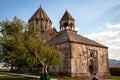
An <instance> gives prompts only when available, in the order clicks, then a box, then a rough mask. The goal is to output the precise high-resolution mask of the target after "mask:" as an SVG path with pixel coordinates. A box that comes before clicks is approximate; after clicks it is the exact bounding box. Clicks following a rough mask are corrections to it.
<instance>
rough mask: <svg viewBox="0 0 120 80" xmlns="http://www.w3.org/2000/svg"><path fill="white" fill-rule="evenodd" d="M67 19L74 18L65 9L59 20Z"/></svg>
mask: <svg viewBox="0 0 120 80" xmlns="http://www.w3.org/2000/svg"><path fill="white" fill-rule="evenodd" d="M68 19H72V20H74V18H73V17H72V16H71V15H70V13H69V12H68V11H67V10H66V12H65V13H64V15H63V17H62V18H61V20H60V21H62V20H68Z"/></svg>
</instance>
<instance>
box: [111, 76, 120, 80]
mask: <svg viewBox="0 0 120 80" xmlns="http://www.w3.org/2000/svg"><path fill="white" fill-rule="evenodd" d="M111 79H119V80H120V76H111Z"/></svg>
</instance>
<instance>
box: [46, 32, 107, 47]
mask: <svg viewBox="0 0 120 80" xmlns="http://www.w3.org/2000/svg"><path fill="white" fill-rule="evenodd" d="M65 42H76V43H81V44H86V45H93V46H98V47H104V48H107V47H106V46H104V45H102V44H99V43H97V42H95V41H93V40H90V39H88V38H86V37H83V36H81V35H78V34H77V33H76V32H75V31H71V30H64V31H61V32H59V33H58V35H56V36H55V37H53V38H52V39H51V40H49V41H48V42H47V44H49V45H56V44H61V43H65Z"/></svg>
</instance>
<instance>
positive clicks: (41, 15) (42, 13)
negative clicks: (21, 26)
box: [29, 6, 52, 22]
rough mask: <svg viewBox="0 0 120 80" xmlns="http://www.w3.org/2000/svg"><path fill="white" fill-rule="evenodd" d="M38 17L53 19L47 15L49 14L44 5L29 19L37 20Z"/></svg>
mask: <svg viewBox="0 0 120 80" xmlns="http://www.w3.org/2000/svg"><path fill="white" fill-rule="evenodd" d="M36 19H45V20H48V21H50V22H52V21H51V19H50V18H49V17H48V16H47V14H46V13H45V11H44V10H43V9H42V7H41V6H40V8H39V9H38V10H37V11H36V12H35V13H34V15H33V16H32V17H31V18H30V19H29V21H32V20H36Z"/></svg>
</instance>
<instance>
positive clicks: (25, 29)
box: [0, 17, 60, 67]
mask: <svg viewBox="0 0 120 80" xmlns="http://www.w3.org/2000/svg"><path fill="white" fill-rule="evenodd" d="M0 26H1V34H2V36H1V47H2V53H0V55H1V58H2V61H3V62H5V63H6V64H8V65H10V66H12V67H13V66H14V67H17V66H22V65H29V66H31V67H32V66H38V65H42V66H43V65H46V66H54V65H56V64H59V63H60V61H59V53H58V51H56V50H54V49H53V48H52V47H50V46H48V45H46V44H45V43H43V42H42V39H41V37H40V34H39V31H38V29H37V28H36V27H35V26H30V25H27V24H26V23H24V22H23V21H22V20H21V19H19V18H17V17H14V19H13V21H9V20H6V21H3V22H0Z"/></svg>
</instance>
